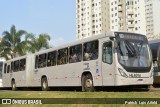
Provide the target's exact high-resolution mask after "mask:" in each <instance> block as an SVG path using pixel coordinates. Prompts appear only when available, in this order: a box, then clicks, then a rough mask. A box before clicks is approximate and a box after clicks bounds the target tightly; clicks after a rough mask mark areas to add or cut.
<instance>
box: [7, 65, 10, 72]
mask: <svg viewBox="0 0 160 107" xmlns="http://www.w3.org/2000/svg"><path fill="white" fill-rule="evenodd" d="M9 71H10V65H8V66H7V73H9Z"/></svg>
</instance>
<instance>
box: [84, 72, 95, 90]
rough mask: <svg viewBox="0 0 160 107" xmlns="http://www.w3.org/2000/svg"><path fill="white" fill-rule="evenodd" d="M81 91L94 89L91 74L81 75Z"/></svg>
mask: <svg viewBox="0 0 160 107" xmlns="http://www.w3.org/2000/svg"><path fill="white" fill-rule="evenodd" d="M82 91H86V92H93V91H94V86H93V78H92V75H91V74H87V75H83V76H82Z"/></svg>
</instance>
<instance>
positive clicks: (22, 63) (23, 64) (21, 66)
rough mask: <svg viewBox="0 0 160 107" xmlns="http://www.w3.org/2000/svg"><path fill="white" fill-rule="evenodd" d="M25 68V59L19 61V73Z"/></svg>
mask: <svg viewBox="0 0 160 107" xmlns="http://www.w3.org/2000/svg"><path fill="white" fill-rule="evenodd" d="M25 67H26V59H21V60H20V71H24V70H25Z"/></svg>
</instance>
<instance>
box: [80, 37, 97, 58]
mask: <svg viewBox="0 0 160 107" xmlns="http://www.w3.org/2000/svg"><path fill="white" fill-rule="evenodd" d="M96 41H97V44H98V46H97V48H98V49H97V56H96V58H95V59H94V58H91V59H88V60H87V59H86V58H85V54H86V53H91V56H90V55H89V56H90V57H92V55H93V53H94V52H87V51H85V50H86V48H87V47H86V46H84V45H86V44H87V43H92V42H96ZM99 43H100V42H99V40H98V39H96V40H92V41H88V42H84V43H83V46H82V47H83V48H82V52H83V54H82V56H83V58H82V60H83V61H91V60H97V59H98V58H99Z"/></svg>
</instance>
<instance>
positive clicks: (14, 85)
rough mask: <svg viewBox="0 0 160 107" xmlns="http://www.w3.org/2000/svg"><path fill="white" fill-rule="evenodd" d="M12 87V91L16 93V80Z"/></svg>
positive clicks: (13, 81)
mask: <svg viewBox="0 0 160 107" xmlns="http://www.w3.org/2000/svg"><path fill="white" fill-rule="evenodd" d="M11 86H12V90H13V91H16V90H17V88H16V82H15V80H12V82H11Z"/></svg>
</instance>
